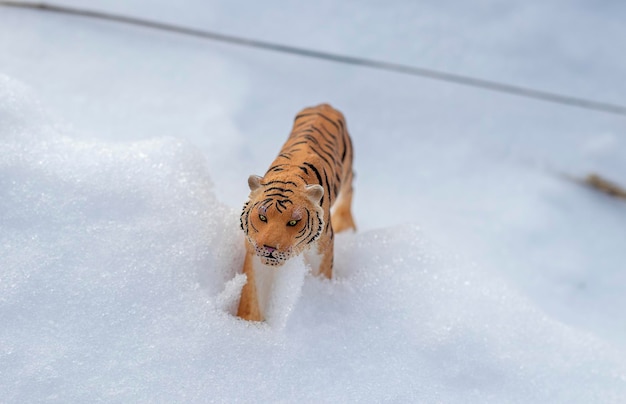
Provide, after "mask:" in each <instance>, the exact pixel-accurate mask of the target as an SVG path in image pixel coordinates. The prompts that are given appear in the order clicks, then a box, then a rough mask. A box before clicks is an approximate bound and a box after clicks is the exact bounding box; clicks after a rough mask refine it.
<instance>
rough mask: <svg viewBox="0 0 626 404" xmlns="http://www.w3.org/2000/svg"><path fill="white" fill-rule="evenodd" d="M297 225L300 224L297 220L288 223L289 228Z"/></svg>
mask: <svg viewBox="0 0 626 404" xmlns="http://www.w3.org/2000/svg"><path fill="white" fill-rule="evenodd" d="M296 224H298V221H297V220H290V221H289V222H288V223H287V226H295V225H296Z"/></svg>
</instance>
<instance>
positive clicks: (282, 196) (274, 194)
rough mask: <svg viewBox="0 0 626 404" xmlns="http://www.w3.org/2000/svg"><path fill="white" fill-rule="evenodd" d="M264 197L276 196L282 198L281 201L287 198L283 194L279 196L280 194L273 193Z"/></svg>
mask: <svg viewBox="0 0 626 404" xmlns="http://www.w3.org/2000/svg"><path fill="white" fill-rule="evenodd" d="M265 196H278V197H281V198H283V199H287V198H288V196H287V195H283V194H281V193H280V192H274V193H273V194H267V195H265Z"/></svg>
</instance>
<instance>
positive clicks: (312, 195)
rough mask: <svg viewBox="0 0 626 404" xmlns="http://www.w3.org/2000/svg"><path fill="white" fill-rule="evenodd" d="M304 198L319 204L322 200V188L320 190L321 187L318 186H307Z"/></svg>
mask: <svg viewBox="0 0 626 404" xmlns="http://www.w3.org/2000/svg"><path fill="white" fill-rule="evenodd" d="M306 196H308V197H309V199H310V200H311V201H312V202H315V203H317V204H319V203H320V201H321V200H322V196H324V188H322V186H321V185H318V184H315V185H307V186H306Z"/></svg>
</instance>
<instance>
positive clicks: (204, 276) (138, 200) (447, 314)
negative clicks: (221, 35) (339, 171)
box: [0, 0, 626, 403]
mask: <svg viewBox="0 0 626 404" xmlns="http://www.w3.org/2000/svg"><path fill="white" fill-rule="evenodd" d="M544 3H545V2H524V3H523V4H515V3H510V2H498V1H485V2H480V3H479V5H477V6H476V8H469V6H468V5H466V4H465V3H463V2H432V3H431V2H420V3H416V2H404V1H393V2H389V3H385V5H384V6H382V5H380V4H376V3H373V2H353V1H346V2H341V3H340V4H338V3H336V2H331V1H321V2H317V3H315V4H313V3H311V4H308V5H305V4H299V5H296V3H291V4H289V5H285V4H281V3H279V2H275V1H269V2H263V3H262V4H261V3H259V4H253V3H251V2H241V1H228V2H227V1H211V2H200V1H188V2H177V3H170V2H164V1H154V2H145V1H140V0H133V1H123V2H122V1H108V2H104V1H91V2H83V1H66V2H65V3H64V4H69V5H78V6H89V7H92V8H97V9H101V10H108V11H113V12H124V13H130V14H134V15H139V16H145V17H149V18H154V19H160V20H164V21H168V22H173V23H179V24H184V25H189V26H195V27H199V28H204V29H216V30H221V31H223V32H227V33H234V34H239V35H247V36H252V37H256V38H259V39H266V40H273V41H280V42H285V43H289V44H295V45H302V46H306V47H311V48H317V49H322V50H328V51H332V52H346V53H349V54H353V55H361V56H366V57H374V58H379V59H387V60H392V61H397V62H402V63H409V64H414V65H420V66H425V67H431V68H441V69H446V70H448V71H452V72H458V73H462V74H473V75H477V76H481V77H485V78H491V79H497V80H503V81H513V82H515V83H517V84H522V85H532V86H537V87H543V88H546V89H549V90H553V91H556V90H558V91H561V92H565V93H570V94H573V95H578V96H586V97H591V98H598V99H604V100H607V101H612V102H618V103H619V102H621V103H624V102H626V101H625V100H623V97H622V95H623V94H624V92H625V91H626V84H624V83H626V81H625V80H623V71H625V69H626V59H624V57H623V56H622V54H621V53H619V52H617V51H616V50H615V49H616V48H615V46H611V45H612V44H613V45H615V44H616V43H618V42H619V40H618V39H617V38H624V37H626V26H624V24H622V21H623V17H624V16H625V15H626V14H625V11H624V6H623V5H622V4H621V3H611V2H603V3H601V4H600V3H598V4H600V5H596V6H595V8H589V7H590V6H585V5H582V4H573V3H571V2H565V1H556V2H550V4H544ZM468 4H469V3H468ZM304 16H306V17H304ZM572 26H575V27H576V30H572V29H571V27H572ZM568 29H569V31H568ZM460 31H462V32H463V34H461V33H459V32H460ZM0 54H1V55H2V57H0V260H1V261H0V321H1V324H2V325H3V326H2V327H1V328H0V402H63V403H67V402H96V401H104V402H268V401H269V402H382V401H394V402H463V403H465V402H480V403H483V402H498V403H502V402H520V403H522V402H523V403H527V402H563V403H572V402H581V403H589V402H603V403H612V402H615V403H619V402H624V401H625V400H626V365H625V363H626V361H625V359H626V351H625V350H626V319H625V317H624V315H623V312H624V308H625V307H626V297H625V296H624V293H623V291H624V289H625V288H626V268H625V265H624V262H626V248H624V245H625V243H626V216H625V213H626V206H624V204H623V203H622V202H619V201H616V200H612V199H610V198H608V197H606V196H604V195H600V194H595V193H593V192H591V191H588V190H587V189H585V188H582V187H580V186H578V185H576V184H574V183H572V182H569V181H567V180H564V179H563V178H562V177H561V176H560V175H558V174H556V173H555V172H556V171H558V172H562V173H565V174H571V175H584V174H585V173H587V172H590V171H598V172H600V173H602V174H604V175H606V176H607V177H609V178H612V179H615V180H617V181H620V180H621V181H622V183H625V182H626V180H624V179H626V164H625V162H626V159H625V158H624V156H626V142H625V141H624V138H623V133H624V129H625V128H626V125H625V124H624V119H623V118H620V117H613V116H610V115H605V114H599V113H592V112H586V111H581V110H576V109H573V108H566V107H560V106H553V105H549V104H545V103H540V102H533V101H527V100H522V99H516V98H513V97H507V96H503V95H495V94H490V93H485V92H480V91H477V90H472V89H465V88H461V87H456V86H453V85H449V84H443V83H437V82H431V81H427V80H421V79H417V78H410V77H405V76H400V75H393V74H389V73H383V72H376V71H370V70H365V69H359V68H354V67H347V66H338V65H334V64H330V63H326V62H321V61H313V60H305V59H300V58H296V57H291V56H284V55H276V54H269V53H264V52H261V51H251V50H245V49H240V48H233V47H230V46H226V45H220V44H215V43H210V42H209V43H207V42H204V41H201V40H197V39H189V38H184V37H180V36H175V35H170V34H165V33H159V32H154V31H150V30H145V29H139V28H133V27H127V26H121V25H117V24H111V23H106V22H98V21H93V20H84V19H77V18H74V17H67V16H60V15H53V14H40V13H35V12H32V11H25V10H12V9H4V8H0ZM456 69H458V70H456ZM319 102H330V103H332V104H333V105H335V106H337V107H338V108H340V109H341V110H342V111H343V112H344V114H345V115H346V117H347V119H348V127H349V129H350V131H351V134H352V137H353V141H354V145H355V154H356V162H355V169H356V171H357V178H356V183H355V187H356V195H355V206H354V207H355V218H356V220H357V224H358V226H359V232H357V233H354V234H341V235H338V237H337V240H336V242H337V245H336V252H335V265H336V268H335V279H333V280H332V281H328V280H322V279H319V278H316V277H313V276H305V277H304V278H303V277H302V275H303V274H304V270H305V268H304V264H303V262H302V260H299V259H298V260H293V261H292V262H291V263H290V264H289V266H287V267H285V268H283V269H282V270H283V272H282V274H279V275H277V277H276V281H277V283H276V290H275V291H274V292H276V293H275V294H274V295H273V296H272V297H271V298H270V303H269V308H270V312H269V313H270V315H269V321H268V323H266V324H254V323H247V322H244V321H241V320H239V319H237V318H236V317H234V316H233V315H232V313H233V310H234V307H236V303H237V298H238V294H239V292H240V288H241V286H242V284H243V281H244V278H243V276H242V275H240V271H241V265H242V260H243V256H242V254H243V242H244V241H243V235H242V234H241V230H239V228H238V215H239V212H240V208H241V206H242V204H243V202H244V200H245V198H246V194H247V190H246V188H247V186H246V178H247V176H248V175H249V174H251V173H262V172H263V171H264V170H265V169H266V168H267V165H268V164H269V163H270V162H271V160H272V159H273V158H274V156H275V154H276V152H277V150H278V149H279V148H280V145H281V144H282V142H283V141H284V139H285V137H286V135H287V133H288V131H289V126H290V123H291V120H292V118H293V115H294V114H295V113H296V112H297V111H298V110H299V109H300V108H302V107H304V106H307V105H313V104H316V103H319Z"/></svg>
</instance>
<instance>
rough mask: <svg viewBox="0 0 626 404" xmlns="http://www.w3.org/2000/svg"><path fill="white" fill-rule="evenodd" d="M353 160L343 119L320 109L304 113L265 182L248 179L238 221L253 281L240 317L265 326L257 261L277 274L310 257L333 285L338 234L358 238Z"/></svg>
mask: <svg viewBox="0 0 626 404" xmlns="http://www.w3.org/2000/svg"><path fill="white" fill-rule="evenodd" d="M352 159H353V154H352V142H351V140H350V136H349V135H348V131H347V128H346V123H345V119H344V117H343V115H342V114H341V112H339V111H337V110H336V109H334V108H332V107H331V106H330V105H328V104H322V105H318V106H317V107H312V108H306V109H304V110H302V111H300V112H299V113H298V115H296V118H295V121H294V125H293V129H292V131H291V135H290V136H289V138H288V139H287V142H286V143H285V144H284V146H283V148H282V149H281V151H280V153H279V154H278V157H276V159H275V160H274V162H273V163H272V164H271V166H270V168H269V169H268V170H267V172H266V173H265V175H264V176H263V177H257V176H250V178H249V179H248V185H249V186H250V197H249V200H248V202H246V204H245V206H244V208H243V211H242V214H241V228H242V229H243V230H244V232H245V233H246V258H245V262H244V267H243V273H244V274H246V276H247V277H248V281H247V283H246V285H245V286H244V287H243V290H242V292H241V300H240V302H239V309H238V310H237V315H238V316H239V317H241V318H244V319H246V320H252V321H262V320H263V313H261V309H260V308H259V304H258V297H257V292H256V284H255V270H254V266H255V259H256V262H260V263H261V264H262V265H269V266H279V265H282V264H283V263H284V262H285V261H286V260H288V259H289V258H291V257H294V256H296V255H299V254H301V253H305V259H306V258H307V253H308V252H310V251H313V252H314V253H316V254H318V255H319V257H320V262H319V267H316V268H312V269H313V270H314V271H315V272H316V273H317V274H320V275H323V276H325V277H327V278H331V277H332V268H333V247H334V232H340V231H343V230H346V229H353V230H356V226H355V224H354V220H353V218H352V213H351V204H352V192H353V191H352V178H353V172H352ZM331 210H332V213H331ZM309 264H312V263H311V262H309ZM257 265H258V264H257Z"/></svg>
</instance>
